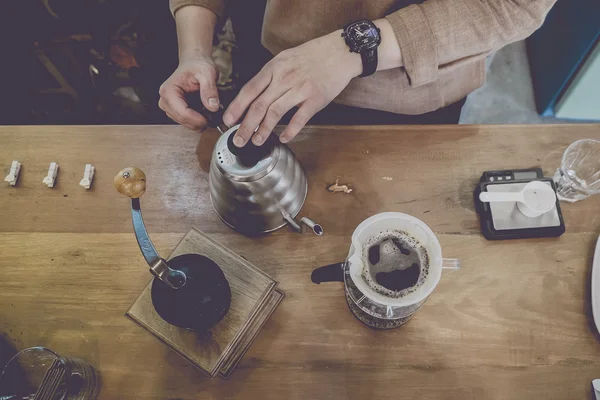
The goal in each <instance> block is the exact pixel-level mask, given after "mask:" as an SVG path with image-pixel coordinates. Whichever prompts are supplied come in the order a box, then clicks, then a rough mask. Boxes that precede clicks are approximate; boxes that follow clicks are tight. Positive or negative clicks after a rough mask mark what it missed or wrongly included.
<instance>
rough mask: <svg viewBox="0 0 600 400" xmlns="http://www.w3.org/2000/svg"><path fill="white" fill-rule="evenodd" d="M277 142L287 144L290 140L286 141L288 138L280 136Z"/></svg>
mask: <svg viewBox="0 0 600 400" xmlns="http://www.w3.org/2000/svg"><path fill="white" fill-rule="evenodd" d="M279 141H280V142H281V143H287V142H289V141H290V139H288V138H287V137H285V136H280V137H279Z"/></svg>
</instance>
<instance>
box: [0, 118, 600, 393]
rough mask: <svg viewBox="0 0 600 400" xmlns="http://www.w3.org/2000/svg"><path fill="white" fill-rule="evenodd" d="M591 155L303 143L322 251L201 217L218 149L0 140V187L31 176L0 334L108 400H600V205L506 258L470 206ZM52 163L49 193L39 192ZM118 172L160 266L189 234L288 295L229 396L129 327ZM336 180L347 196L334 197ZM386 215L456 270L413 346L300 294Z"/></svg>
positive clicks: (418, 320) (401, 141)
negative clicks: (564, 158) (489, 191)
mask: <svg viewBox="0 0 600 400" xmlns="http://www.w3.org/2000/svg"><path fill="white" fill-rule="evenodd" d="M582 138H595V139H600V125H560V126H548V125H544V126H448V127H439V126H432V127H411V126H406V127H319V128H317V127H315V128H306V129H305V130H304V133H303V134H302V135H301V136H300V137H299V138H298V139H297V141H296V142H295V143H293V144H292V148H293V150H294V151H295V152H296V154H297V156H298V158H299V160H300V161H301V162H302V164H303V166H304V167H305V169H306V172H307V176H308V180H309V185H310V189H309V195H308V200H307V203H306V204H305V206H304V208H303V210H302V215H307V216H309V217H311V218H312V219H314V220H315V221H317V222H319V223H320V224H321V225H323V228H324V230H325V234H324V235H323V236H322V237H318V236H315V235H312V234H304V235H299V234H295V233H292V232H290V231H288V230H285V229H284V230H280V231H277V232H275V233H272V234H270V235H268V236H264V237H260V238H254V239H251V238H246V237H243V236H241V235H239V234H237V233H235V232H234V231H232V230H230V229H229V228H227V227H226V226H225V225H224V224H223V223H222V222H221V221H220V220H219V219H218V217H217V216H216V215H215V213H214V212H213V211H212V208H211V206H210V202H209V197H208V191H207V188H208V180H207V169H208V161H209V159H210V154H211V146H212V143H214V141H215V139H216V136H215V133H214V132H208V133H205V134H202V135H200V136H199V135H197V134H195V133H192V132H189V131H187V130H186V129H185V128H182V127H174V126H155V127H139V126H138V127H120V126H119V127H117V126H114V127H111V126H107V127H2V128H0V143H1V145H0V166H1V168H0V170H2V169H4V172H5V173H7V172H8V168H9V166H10V163H11V162H12V160H19V161H20V162H22V163H23V169H22V172H21V178H20V179H19V184H18V186H17V187H14V188H13V187H8V186H6V187H0V210H1V211H2V215H1V216H0V274H1V276H2V278H1V279H0V332H2V334H3V337H4V338H5V339H6V340H8V341H9V342H10V343H12V344H13V345H14V346H15V347H16V348H18V349H22V348H25V347H29V346H34V345H43V346H47V347H50V348H53V349H55V350H56V351H58V352H60V353H63V354H67V355H72V356H78V357H83V358H86V359H88V360H89V361H90V362H92V363H93V364H94V365H95V366H96V367H97V368H98V369H99V371H100V373H101V374H102V382H103V387H102V391H101V394H100V398H101V399H125V400H129V399H156V400H158V399H210V400H216V399H219V400H222V399H233V398H239V399H278V400H279V399H303V400H304V399H357V400H359V399H360V400H363V399H398V398H407V399H528V400H529V399H561V400H562V399H591V398H592V397H591V384H590V383H591V380H592V379H594V378H598V377H600V357H599V355H600V342H599V341H598V340H599V338H598V334H597V332H596V330H595V328H593V322H592V317H591V307H590V277H589V275H590V271H591V260H592V256H593V249H594V245H595V242H596V240H597V238H598V232H599V231H600V216H599V213H598V210H599V206H600V196H596V197H593V198H590V199H588V200H585V201H582V202H579V203H576V204H572V205H571V204H565V205H563V214H564V218H565V222H566V226H567V233H566V234H565V235H563V236H562V237H560V238H557V239H543V240H542V239H540V240H522V241H510V242H488V241H486V240H485V239H483V238H482V237H481V235H480V233H479V227H478V221H477V216H476V214H475V211H474V208H473V200H472V190H473V188H474V186H475V183H476V182H477V180H478V178H479V176H480V175H481V173H482V172H483V171H484V170H489V169H499V168H527V167H533V166H541V167H542V168H543V170H544V172H545V173H546V175H548V176H551V175H552V174H553V173H554V171H555V169H556V168H557V167H558V165H559V163H560V158H561V155H562V153H563V151H564V150H565V148H566V147H567V146H568V145H569V144H570V143H571V142H573V141H575V140H577V139H582ZM51 161H56V162H57V163H59V165H60V173H59V176H58V184H57V186H56V187H55V188H54V189H48V188H46V187H45V186H44V185H43V184H42V182H41V180H42V179H43V177H44V175H45V173H46V171H47V168H48V164H49V163H50V162H51ZM86 163H92V164H94V165H95V166H96V167H97V172H96V178H95V181H94V184H93V186H92V189H91V190H90V191H85V190H84V189H82V188H81V187H80V186H79V185H78V183H79V180H80V179H81V176H82V175H83V170H84V167H85V164H86ZM128 165H135V166H137V167H140V168H142V169H143V170H144V171H145V172H146V174H147V177H148V190H147V192H146V194H145V195H144V198H143V207H144V217H145V220H146V225H147V227H148V229H149V230H150V234H151V236H152V238H153V240H154V241H155V244H156V246H157V248H158V250H159V251H160V252H161V253H163V254H169V253H170V251H171V250H172V249H173V248H174V247H175V245H176V244H177V243H178V242H179V241H180V240H181V238H182V237H183V235H184V233H185V232H187V231H188V229H189V228H190V227H192V226H195V227H197V228H199V229H201V230H202V231H204V232H206V233H209V234H210V237H211V238H212V239H213V240H216V241H218V242H219V243H221V244H223V245H226V246H227V247H228V248H230V249H232V250H233V251H236V252H237V253H238V254H240V255H242V256H244V257H246V258H247V259H248V260H249V261H250V262H251V263H253V264H255V265H257V266H259V267H260V268H261V269H262V270H263V271H264V272H266V273H267V274H269V275H270V276H272V277H273V278H274V279H276V280H277V281H279V282H280V287H281V288H282V289H283V290H284V291H285V292H286V298H285V300H284V301H283V302H282V303H281V304H280V305H279V307H278V308H277V310H276V311H275V313H274V314H273V315H272V317H271V318H270V319H269V321H268V322H267V323H266V324H265V327H264V328H263V330H262V331H261V333H260V334H259V335H258V337H257V339H256V341H255V342H254V343H253V345H252V346H251V348H250V350H249V351H248V353H247V354H246V355H245V357H244V358H243V359H242V361H241V363H240V364H239V365H238V367H237V368H236V370H235V373H234V374H233V375H232V376H231V378H230V379H229V380H221V379H210V378H208V377H205V376H204V375H203V374H202V373H201V372H199V371H197V370H196V369H195V368H194V367H192V366H191V365H190V364H189V363H188V362H187V361H185V360H183V359H181V357H179V355H177V354H175V353H174V352H172V351H171V350H170V349H169V348H168V347H166V346H164V345H162V344H161V343H159V342H158V341H157V340H156V339H155V338H154V337H152V336H151V335H148V334H147V333H146V332H145V331H144V330H143V329H142V328H141V327H139V326H137V325H135V324H133V323H131V321H129V320H128V319H127V318H126V317H124V315H123V314H124V313H125V312H126V311H127V309H128V308H129V306H130V305H131V304H132V303H133V301H134V300H135V299H136V298H137V297H138V296H139V294H140V292H141V290H142V289H143V288H144V287H145V285H146V284H147V282H148V280H149V278H150V276H149V274H148V272H147V267H146V266H145V265H144V260H143V258H142V256H141V254H140V253H139V249H138V248H137V244H136V242H135V238H134V236H133V233H132V228H131V222H130V217H129V201H128V199H126V198H124V197H123V196H121V195H119V194H118V193H117V192H116V191H115V190H114V188H113V187H112V177H113V176H114V174H115V173H116V172H117V171H119V170H120V169H121V168H123V167H125V166H128ZM336 178H339V179H340V184H349V185H350V186H351V187H352V188H353V192H352V193H351V194H343V193H329V192H328V191H327V190H326V188H327V186H328V184H331V183H333V182H335V179H336ZM381 211H401V212H406V213H408V214H412V215H414V216H416V217H418V218H420V219H422V220H423V221H424V222H425V223H427V224H428V225H430V226H431V227H432V229H433V230H434V231H435V232H436V233H437V234H438V235H439V239H440V243H441V244H442V247H443V249H444V255H445V256H446V257H457V258H460V259H461V262H462V265H463V268H462V269H461V270H459V271H456V272H451V273H447V272H445V273H444V276H443V277H442V280H441V282H440V285H439V286H438V288H437V289H436V291H435V292H434V293H433V294H432V296H431V297H430V298H429V300H428V301H427V303H426V304H425V305H424V306H423V307H422V309H421V310H419V312H418V313H417V314H416V315H415V317H414V318H413V319H412V320H411V321H410V322H409V323H408V324H407V325H406V326H404V327H402V328H400V329H397V330H392V331H385V332H379V331H374V330H371V329H369V328H367V327H365V326H363V325H362V324H361V323H360V322H358V321H357V320H356V319H355V318H354V317H353V315H352V314H351V313H350V311H349V310H348V307H347V306H346V304H345V299H344V296H343V287H342V284H340V283H331V284H322V285H313V284H311V282H310V273H311V271H312V270H313V269H314V268H315V267H318V266H320V265H324V264H328V263H332V262H336V261H340V260H342V259H343V258H344V257H345V256H346V255H347V252H348V247H349V243H350V235H351V233H352V231H353V230H354V228H355V227H356V225H358V223H359V222H360V221H362V220H363V219H365V218H366V217H368V216H370V215H372V214H375V213H377V212H381Z"/></svg>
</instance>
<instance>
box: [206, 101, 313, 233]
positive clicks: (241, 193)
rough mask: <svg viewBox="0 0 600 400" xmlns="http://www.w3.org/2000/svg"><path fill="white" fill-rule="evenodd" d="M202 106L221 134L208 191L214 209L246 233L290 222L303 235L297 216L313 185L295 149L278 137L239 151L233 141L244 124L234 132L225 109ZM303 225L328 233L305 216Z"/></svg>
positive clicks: (214, 154) (273, 228)
mask: <svg viewBox="0 0 600 400" xmlns="http://www.w3.org/2000/svg"><path fill="white" fill-rule="evenodd" d="M198 108H199V109H200V112H201V113H202V114H203V115H204V116H205V117H207V119H208V121H209V124H210V125H212V126H213V127H217V128H218V129H219V131H220V132H221V137H220V138H219V139H218V141H217V143H216V145H215V147H214V150H213V154H212V159H211V163H210V173H209V187H210V200H211V202H212V205H213V208H214V209H215V211H216V212H217V214H218V215H219V217H221V219H222V220H223V222H225V223H226V224H227V225H229V226H230V227H232V228H234V229H235V230H237V231H239V232H241V233H244V234H247V235H256V234H261V233H266V232H271V231H274V230H276V229H279V228H281V227H283V226H285V225H288V224H289V225H290V227H291V228H292V229H294V230H296V231H298V232H301V226H300V225H299V223H297V222H296V221H295V220H294V218H295V217H296V216H297V215H298V214H299V213H300V210H301V209H302V206H303V205H304V201H305V200H306V195H307V193H308V182H307V180H306V175H305V174H304V170H303V169H302V166H301V165H300V163H299V162H298V160H297V159H296V157H295V156H294V153H293V152H292V150H290V148H289V147H288V146H286V145H285V144H283V143H281V142H280V141H279V140H278V138H277V136H276V135H271V136H270V137H269V139H267V140H266V141H265V143H264V144H263V145H262V146H256V145H254V144H253V143H252V141H251V140H250V141H249V142H248V143H247V144H246V145H245V146H244V147H241V148H240V147H237V146H235V145H234V144H233V137H234V135H235V133H236V132H237V130H238V128H239V125H236V126H234V127H232V128H229V127H227V126H226V125H224V124H222V120H223V119H222V110H220V111H218V112H215V113H213V112H209V111H208V110H206V108H204V107H202V106H201V105H200V106H199V107H198ZM301 223H303V224H305V225H307V226H308V227H309V228H310V229H311V230H312V231H313V232H314V233H315V234H317V235H321V234H323V229H322V227H321V226H320V225H318V224H316V223H314V222H313V221H311V220H310V219H308V218H302V220H301Z"/></svg>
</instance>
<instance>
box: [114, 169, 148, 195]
mask: <svg viewBox="0 0 600 400" xmlns="http://www.w3.org/2000/svg"><path fill="white" fill-rule="evenodd" d="M113 182H114V184H115V188H116V189H117V190H118V191H119V193H121V194H123V195H125V196H127V197H130V198H132V199H137V198H139V197H141V196H142V195H143V194H144V192H145V191H146V174H144V171H142V170H141V169H139V168H136V167H127V168H124V169H122V170H121V171H119V173H118V174H117V175H116V176H115V179H114V181H113Z"/></svg>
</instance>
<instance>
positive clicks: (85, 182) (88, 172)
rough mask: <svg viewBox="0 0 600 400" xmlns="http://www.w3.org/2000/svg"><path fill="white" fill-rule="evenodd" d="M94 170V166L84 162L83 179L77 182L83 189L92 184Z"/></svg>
mask: <svg viewBox="0 0 600 400" xmlns="http://www.w3.org/2000/svg"><path fill="white" fill-rule="evenodd" d="M95 172H96V167H94V166H93V165H92V164H85V171H83V179H82V180H81V182H79V185H80V186H83V188H84V189H86V190H87V189H89V188H90V187H91V186H92V181H93V180H94V173H95Z"/></svg>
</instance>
